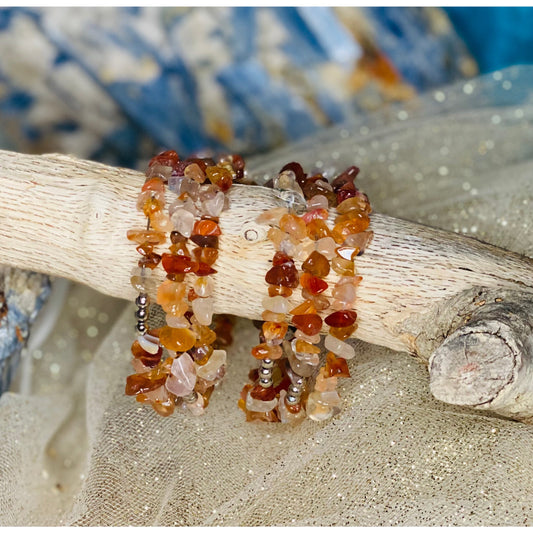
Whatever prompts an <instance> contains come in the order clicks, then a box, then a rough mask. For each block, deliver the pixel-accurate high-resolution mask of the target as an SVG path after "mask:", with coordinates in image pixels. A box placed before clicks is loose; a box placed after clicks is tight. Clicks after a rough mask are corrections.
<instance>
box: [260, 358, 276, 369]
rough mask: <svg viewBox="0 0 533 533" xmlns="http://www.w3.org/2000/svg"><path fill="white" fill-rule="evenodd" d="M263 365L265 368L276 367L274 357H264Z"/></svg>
mask: <svg viewBox="0 0 533 533" xmlns="http://www.w3.org/2000/svg"><path fill="white" fill-rule="evenodd" d="M261 366H262V367H263V368H273V367H274V361H273V360H272V359H263V360H262V361H261Z"/></svg>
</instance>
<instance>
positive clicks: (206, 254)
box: [192, 246, 218, 266]
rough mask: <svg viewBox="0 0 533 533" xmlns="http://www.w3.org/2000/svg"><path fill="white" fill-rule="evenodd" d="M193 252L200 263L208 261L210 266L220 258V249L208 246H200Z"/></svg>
mask: <svg viewBox="0 0 533 533" xmlns="http://www.w3.org/2000/svg"><path fill="white" fill-rule="evenodd" d="M192 253H193V255H194V258H195V259H196V261H198V262H199V263H206V264H208V265H209V266H211V265H212V264H214V263H215V261H216V260H217V259H218V250H217V249H216V248H209V247H208V246H206V247H204V248H202V247H200V246H198V247H197V248H195V249H194V250H193V252H192Z"/></svg>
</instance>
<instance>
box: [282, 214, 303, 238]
mask: <svg viewBox="0 0 533 533" xmlns="http://www.w3.org/2000/svg"><path fill="white" fill-rule="evenodd" d="M279 229H280V230H281V231H284V232H285V233H288V234H289V235H291V236H292V237H294V238H295V239H297V240H298V241H300V240H302V239H304V238H305V235H306V227H305V222H304V221H303V220H302V219H301V218H300V217H298V216H296V215H291V214H286V215H283V216H282V217H281V218H280V221H279Z"/></svg>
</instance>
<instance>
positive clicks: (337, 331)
mask: <svg viewBox="0 0 533 533" xmlns="http://www.w3.org/2000/svg"><path fill="white" fill-rule="evenodd" d="M356 329H357V324H352V325H351V326H344V327H342V328H335V327H330V328H329V334H330V335H333V336H334V337H335V338H337V339H339V340H341V341H345V340H346V339H347V338H349V337H351V336H352V333H353V332H354V331H355V330H356Z"/></svg>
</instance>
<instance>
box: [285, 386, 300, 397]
mask: <svg viewBox="0 0 533 533" xmlns="http://www.w3.org/2000/svg"><path fill="white" fill-rule="evenodd" d="M287 392H288V393H289V394H290V395H291V396H299V395H300V394H301V393H302V391H301V389H300V387H297V386H296V385H289V390H288V391H287Z"/></svg>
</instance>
